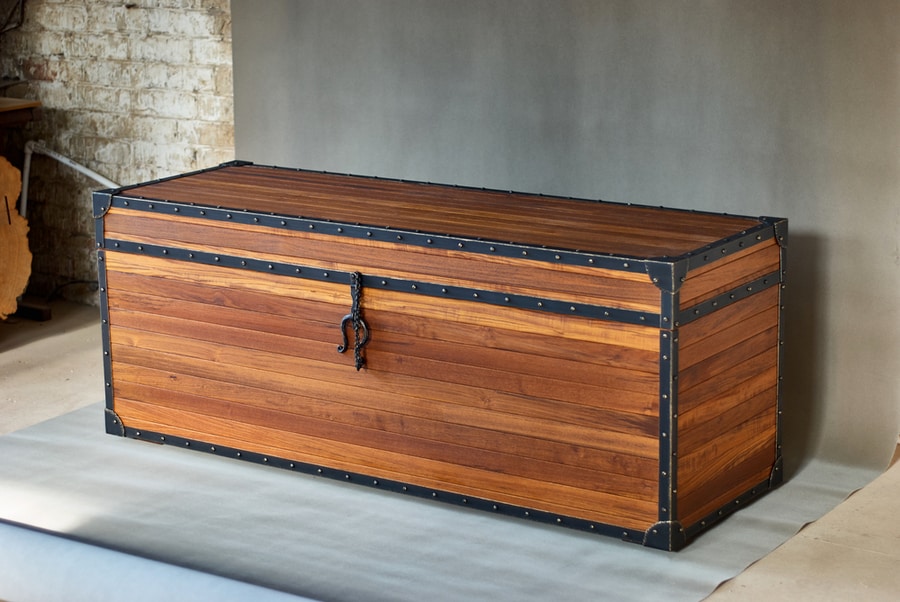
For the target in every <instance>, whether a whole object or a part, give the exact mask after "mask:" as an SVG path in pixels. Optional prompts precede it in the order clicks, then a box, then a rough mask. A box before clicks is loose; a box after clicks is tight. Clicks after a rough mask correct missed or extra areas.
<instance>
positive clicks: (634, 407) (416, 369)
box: [110, 329, 658, 414]
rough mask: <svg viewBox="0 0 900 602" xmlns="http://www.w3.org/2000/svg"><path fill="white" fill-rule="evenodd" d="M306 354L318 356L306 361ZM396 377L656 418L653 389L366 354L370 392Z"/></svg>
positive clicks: (200, 344)
mask: <svg viewBox="0 0 900 602" xmlns="http://www.w3.org/2000/svg"><path fill="white" fill-rule="evenodd" d="M110 340H111V341H112V342H113V343H114V344H115V343H122V344H127V345H131V346H134V347H143V348H148V349H158V350H161V351H165V350H168V349H177V350H178V353H179V354H180V355H185V356H190V357H198V358H204V359H211V360H216V361H218V362H221V363H227V364H230V365H232V366H234V367H235V369H236V370H242V369H246V368H267V367H269V366H277V367H278V371H280V372H283V373H288V374H301V373H309V372H310V371H316V373H321V375H320V376H321V378H322V379H323V380H326V381H331V382H334V381H335V380H339V379H341V378H346V377H347V375H346V374H345V372H346V367H347V365H349V364H351V363H352V357H349V358H348V357H345V356H346V355H347V354H339V353H336V352H335V351H334V347H332V346H331V345H330V344H328V343H319V344H318V347H319V349H318V350H313V351H310V352H308V353H307V352H306V351H305V348H306V347H312V346H313V345H315V343H310V344H307V345H304V346H303V347H304V350H303V351H298V352H297V353H296V354H282V353H277V352H273V351H269V350H264V349H254V350H253V353H247V349H246V348H244V347H237V346H227V345H222V344H218V343H217V344H209V343H207V342H205V341H197V340H194V339H189V338H185V337H183V336H167V335H160V334H156V333H151V332H140V331H130V330H125V329H115V330H113V331H112V332H111V337H110ZM329 347H331V348H330V349H329ZM303 354H306V355H310V356H313V355H315V356H316V357H303ZM316 358H322V359H316ZM391 375H399V376H405V377H408V378H410V379H411V382H419V383H420V387H421V388H422V389H427V388H429V387H444V386H445V385H460V386H464V387H472V388H474V389H484V390H488V391H502V392H505V393H507V394H510V395H513V396H524V397H529V398H537V399H543V400H548V401H549V400H554V401H560V402H568V403H579V404H582V405H588V406H592V407H598V408H606V409H610V410H619V411H625V412H631V413H636V414H653V413H654V412H653V410H652V408H654V407H655V405H656V403H657V402H656V397H657V395H658V393H657V390H656V389H653V388H650V389H649V390H647V391H627V390H621V389H617V388H613V387H612V386H597V385H585V384H582V383H569V382H566V381H563V380H559V379H549V378H537V377H532V376H531V375H528V374H513V373H506V372H499V371H494V370H484V369H476V368H474V367H470V366H465V367H461V366H458V365H456V364H453V363H452V362H438V361H431V360H427V359H422V358H416V357H409V356H406V355H405V354H403V353H387V352H381V353H378V354H374V353H373V354H371V355H367V362H366V370H365V371H364V372H363V374H362V375H360V376H362V377H364V378H365V379H366V380H365V381H364V382H368V383H370V385H369V386H370V387H377V386H380V384H381V382H380V381H382V380H383V379H388V378H391ZM423 394H424V391H423Z"/></svg>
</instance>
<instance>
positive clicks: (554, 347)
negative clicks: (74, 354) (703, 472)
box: [109, 272, 659, 374]
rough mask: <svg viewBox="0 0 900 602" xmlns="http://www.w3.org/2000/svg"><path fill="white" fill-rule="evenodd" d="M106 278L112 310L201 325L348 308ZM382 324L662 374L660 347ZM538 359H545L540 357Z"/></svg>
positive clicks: (260, 324) (247, 323)
mask: <svg viewBox="0 0 900 602" xmlns="http://www.w3.org/2000/svg"><path fill="white" fill-rule="evenodd" d="M109 277H110V278H112V287H111V289H110V291H109V299H110V305H111V306H112V307H113V314H115V313H116V312H117V311H118V310H130V311H141V312H149V313H155V314H160V315H171V316H172V317H179V316H180V317H185V318H190V319H193V320H197V321H201V322H210V323H219V324H221V323H227V324H241V325H243V326H244V327H247V328H253V329H255V330H260V331H263V332H276V333H282V334H286V335H291V336H301V335H302V334H303V333H305V332H307V329H308V328H310V327H311V326H312V323H313V322H315V321H320V322H321V323H322V324H323V326H324V327H327V328H331V329H334V328H336V325H337V324H339V323H340V319H341V318H343V316H344V315H345V313H346V310H347V308H346V307H338V306H335V305H331V304H327V303H318V302H313V301H306V300H301V299H288V298H284V297H279V296H277V295H271V294H266V293H260V292H254V291H241V290H235V289H233V288H218V287H209V286H204V285H198V284H194V283H190V282H179V281H173V280H170V279H166V278H158V277H149V276H141V275H136V274H126V273H123V272H111V273H110V274H109ZM174 302H178V304H175V303H174ZM185 303H187V305H185ZM191 304H197V305H196V307H195V306H193V305H191ZM192 307H194V308H195V309H192ZM244 308H246V309H244ZM175 310H178V311H181V312H182V313H181V314H179V315H178V316H176V315H175V314H174V313H172V312H174V311H175ZM186 314H187V315H186ZM377 321H378V332H382V331H384V332H391V333H407V334H408V335H409V336H410V337H412V338H413V340H416V339H420V338H427V339H433V340H439V341H445V342H447V343H457V344H460V345H470V346H471V345H478V346H485V347H489V348H492V349H497V350H517V351H519V352H521V353H526V354H529V355H531V356H534V357H536V358H541V357H547V358H551V359H559V360H566V361H570V362H580V363H583V364H589V365H596V366H600V367H604V368H605V367H611V368H618V369H627V370H636V371H638V372H647V373H652V374H658V371H659V365H658V362H659V352H658V351H645V350H640V349H633V348H625V347H621V346H616V345H607V344H603V343H593V342H590V341H583V340H570V339H564V338H558V337H551V336H546V335H541V334H534V333H528V332H523V331H521V330H516V331H512V330H502V329H496V328H488V327H486V326H470V325H467V324H461V323H452V322H448V321H446V320H438V319H429V318H418V319H416V320H410V319H409V318H408V317H407V316H404V315H401V314H394V313H386V312H380V313H379V314H378V320H377ZM339 337H340V334H339V332H338V333H337V337H335V335H334V334H332V335H330V336H327V337H324V338H325V339H330V338H334V339H335V340H337V338H339ZM323 340H324V339H323ZM537 361H538V363H540V360H537Z"/></svg>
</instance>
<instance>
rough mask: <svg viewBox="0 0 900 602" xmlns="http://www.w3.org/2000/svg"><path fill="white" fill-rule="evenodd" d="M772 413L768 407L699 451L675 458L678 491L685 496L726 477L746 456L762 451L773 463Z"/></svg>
mask: <svg viewBox="0 0 900 602" xmlns="http://www.w3.org/2000/svg"><path fill="white" fill-rule="evenodd" d="M775 422H776V417H775V411H774V408H770V409H769V410H768V411H765V412H763V413H761V414H758V415H757V416H754V417H753V418H751V419H750V420H748V421H746V422H744V423H742V424H741V425H740V426H738V427H737V428H735V429H732V430H730V431H727V432H724V433H721V434H720V436H719V437H718V438H717V439H715V440H713V441H710V442H709V443H707V444H705V445H703V446H701V447H700V448H699V449H696V450H691V451H689V452H686V453H681V454H679V456H678V472H677V475H678V488H679V491H681V492H682V493H684V494H687V493H688V492H690V491H692V490H693V489H696V488H698V487H701V486H703V485H704V484H706V483H710V482H714V481H716V480H718V479H720V478H722V475H725V474H727V473H728V472H729V471H731V470H732V469H733V468H734V467H735V466H736V465H737V464H739V463H740V462H741V461H742V460H743V459H744V458H745V457H746V456H748V455H751V454H753V453H755V452H756V451H758V450H759V449H762V448H765V449H768V450H770V452H771V461H769V462H767V464H768V465H769V466H771V465H772V464H773V463H774V461H775Z"/></svg>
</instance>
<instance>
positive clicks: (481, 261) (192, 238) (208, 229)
mask: <svg viewBox="0 0 900 602" xmlns="http://www.w3.org/2000/svg"><path fill="white" fill-rule="evenodd" d="M106 236H108V237H109V238H112V239H116V240H123V241H129V242H135V243H150V242H152V243H153V244H157V245H162V246H168V247H176V248H184V249H191V250H194V251H201V252H208V253H215V254H225V255H232V256H237V257H252V258H254V259H262V260H268V261H276V262H283V263H291V264H297V265H303V266H310V267H316V268H321V269H325V270H340V271H345V272H356V271H358V272H362V273H364V274H369V275H377V276H380V277H383V278H384V277H386V278H401V279H407V280H413V281H421V282H437V283H440V284H442V285H445V286H459V287H467V288H476V289H477V288H488V289H490V290H497V291H500V292H503V293H507V294H517V295H528V296H536V297H542V298H543V297H549V298H554V299H559V300H564V301H566V302H568V303H587V304H592V305H603V306H609V307H617V308H623V309H633V310H636V311H646V312H651V313H658V312H659V304H660V292H659V289H658V288H657V287H656V286H655V285H653V283H652V282H651V281H650V277H649V276H648V275H647V274H645V273H643V274H642V273H634V272H627V271H623V270H610V269H603V268H593V267H589V266H576V265H566V264H554V263H548V262H543V261H532V260H528V259H519V258H511V257H503V256H493V255H474V254H472V253H469V252H466V251H454V250H446V249H436V248H429V247H419V246H413V245H408V244H401V243H387V242H379V241H374V240H369V239H363V238H350V237H339V236H333V235H326V234H317V233H314V232H296V231H290V230H278V229H274V228H270V227H265V226H252V225H242V224H234V223H228V222H221V221H213V220H208V219H199V218H184V217H181V216H178V215H161V214H152V213H148V212H142V211H130V210H127V209H114V210H112V211H111V212H110V213H109V215H108V217H107V219H106Z"/></svg>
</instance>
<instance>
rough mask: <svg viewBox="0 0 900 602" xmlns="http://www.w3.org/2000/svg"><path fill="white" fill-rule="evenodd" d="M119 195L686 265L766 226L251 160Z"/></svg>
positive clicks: (744, 220)
mask: <svg viewBox="0 0 900 602" xmlns="http://www.w3.org/2000/svg"><path fill="white" fill-rule="evenodd" d="M115 196H117V197H120V198H134V199H151V200H157V201H161V202H163V201H164V202H169V203H175V204H189V205H197V206H209V207H216V208H224V209H231V210H234V211H244V212H252V213H260V214H271V215H279V216H289V217H291V218H297V217H300V218H305V219H309V220H316V221H323V222H335V223H343V224H351V225H356V226H368V227H373V228H379V229H381V230H388V231H399V232H411V233H422V234H432V235H436V236H443V237H450V238H453V239H467V240H479V241H494V242H497V243H502V244H506V245H515V246H518V247H532V248H546V249H560V250H567V251H578V252H582V253H590V254H596V255H607V256H616V257H624V258H628V257H631V258H635V259H661V258H678V257H682V256H684V255H687V254H690V253H692V252H697V251H699V250H701V249H704V248H708V247H710V246H713V245H716V244H721V243H722V242H723V241H724V240H727V239H731V238H734V237H737V236H742V235H746V233H747V231H748V230H751V229H754V228H756V227H759V226H761V225H765V224H766V221H767V220H765V219H762V218H759V219H757V218H750V217H743V216H732V215H724V214H713V213H703V212H696V211H684V210H677V209H664V208H657V207H648V206H640V205H631V204H621V203H611V202H605V201H594V200H584V199H573V198H563V197H551V196H544V195H537V194H523V193H516V192H506V191H498V190H487V189H477V188H466V187H460V186H449V185H441V184H430V183H424V182H411V181H405V180H390V179H383V178H374V177H364V176H353V175H342V174H334V173H326V172H315V171H306V170H299V169H288V168H280V167H269V166H259V165H254V164H251V163H244V162H234V163H230V164H224V165H222V166H219V167H216V168H212V169H209V170H204V171H199V172H193V173H190V174H185V175H181V176H176V177H174V178H169V179H164V180H159V181H156V182H150V183H147V184H140V185H136V186H132V187H127V188H123V189H120V190H118V191H116V193H115Z"/></svg>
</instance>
